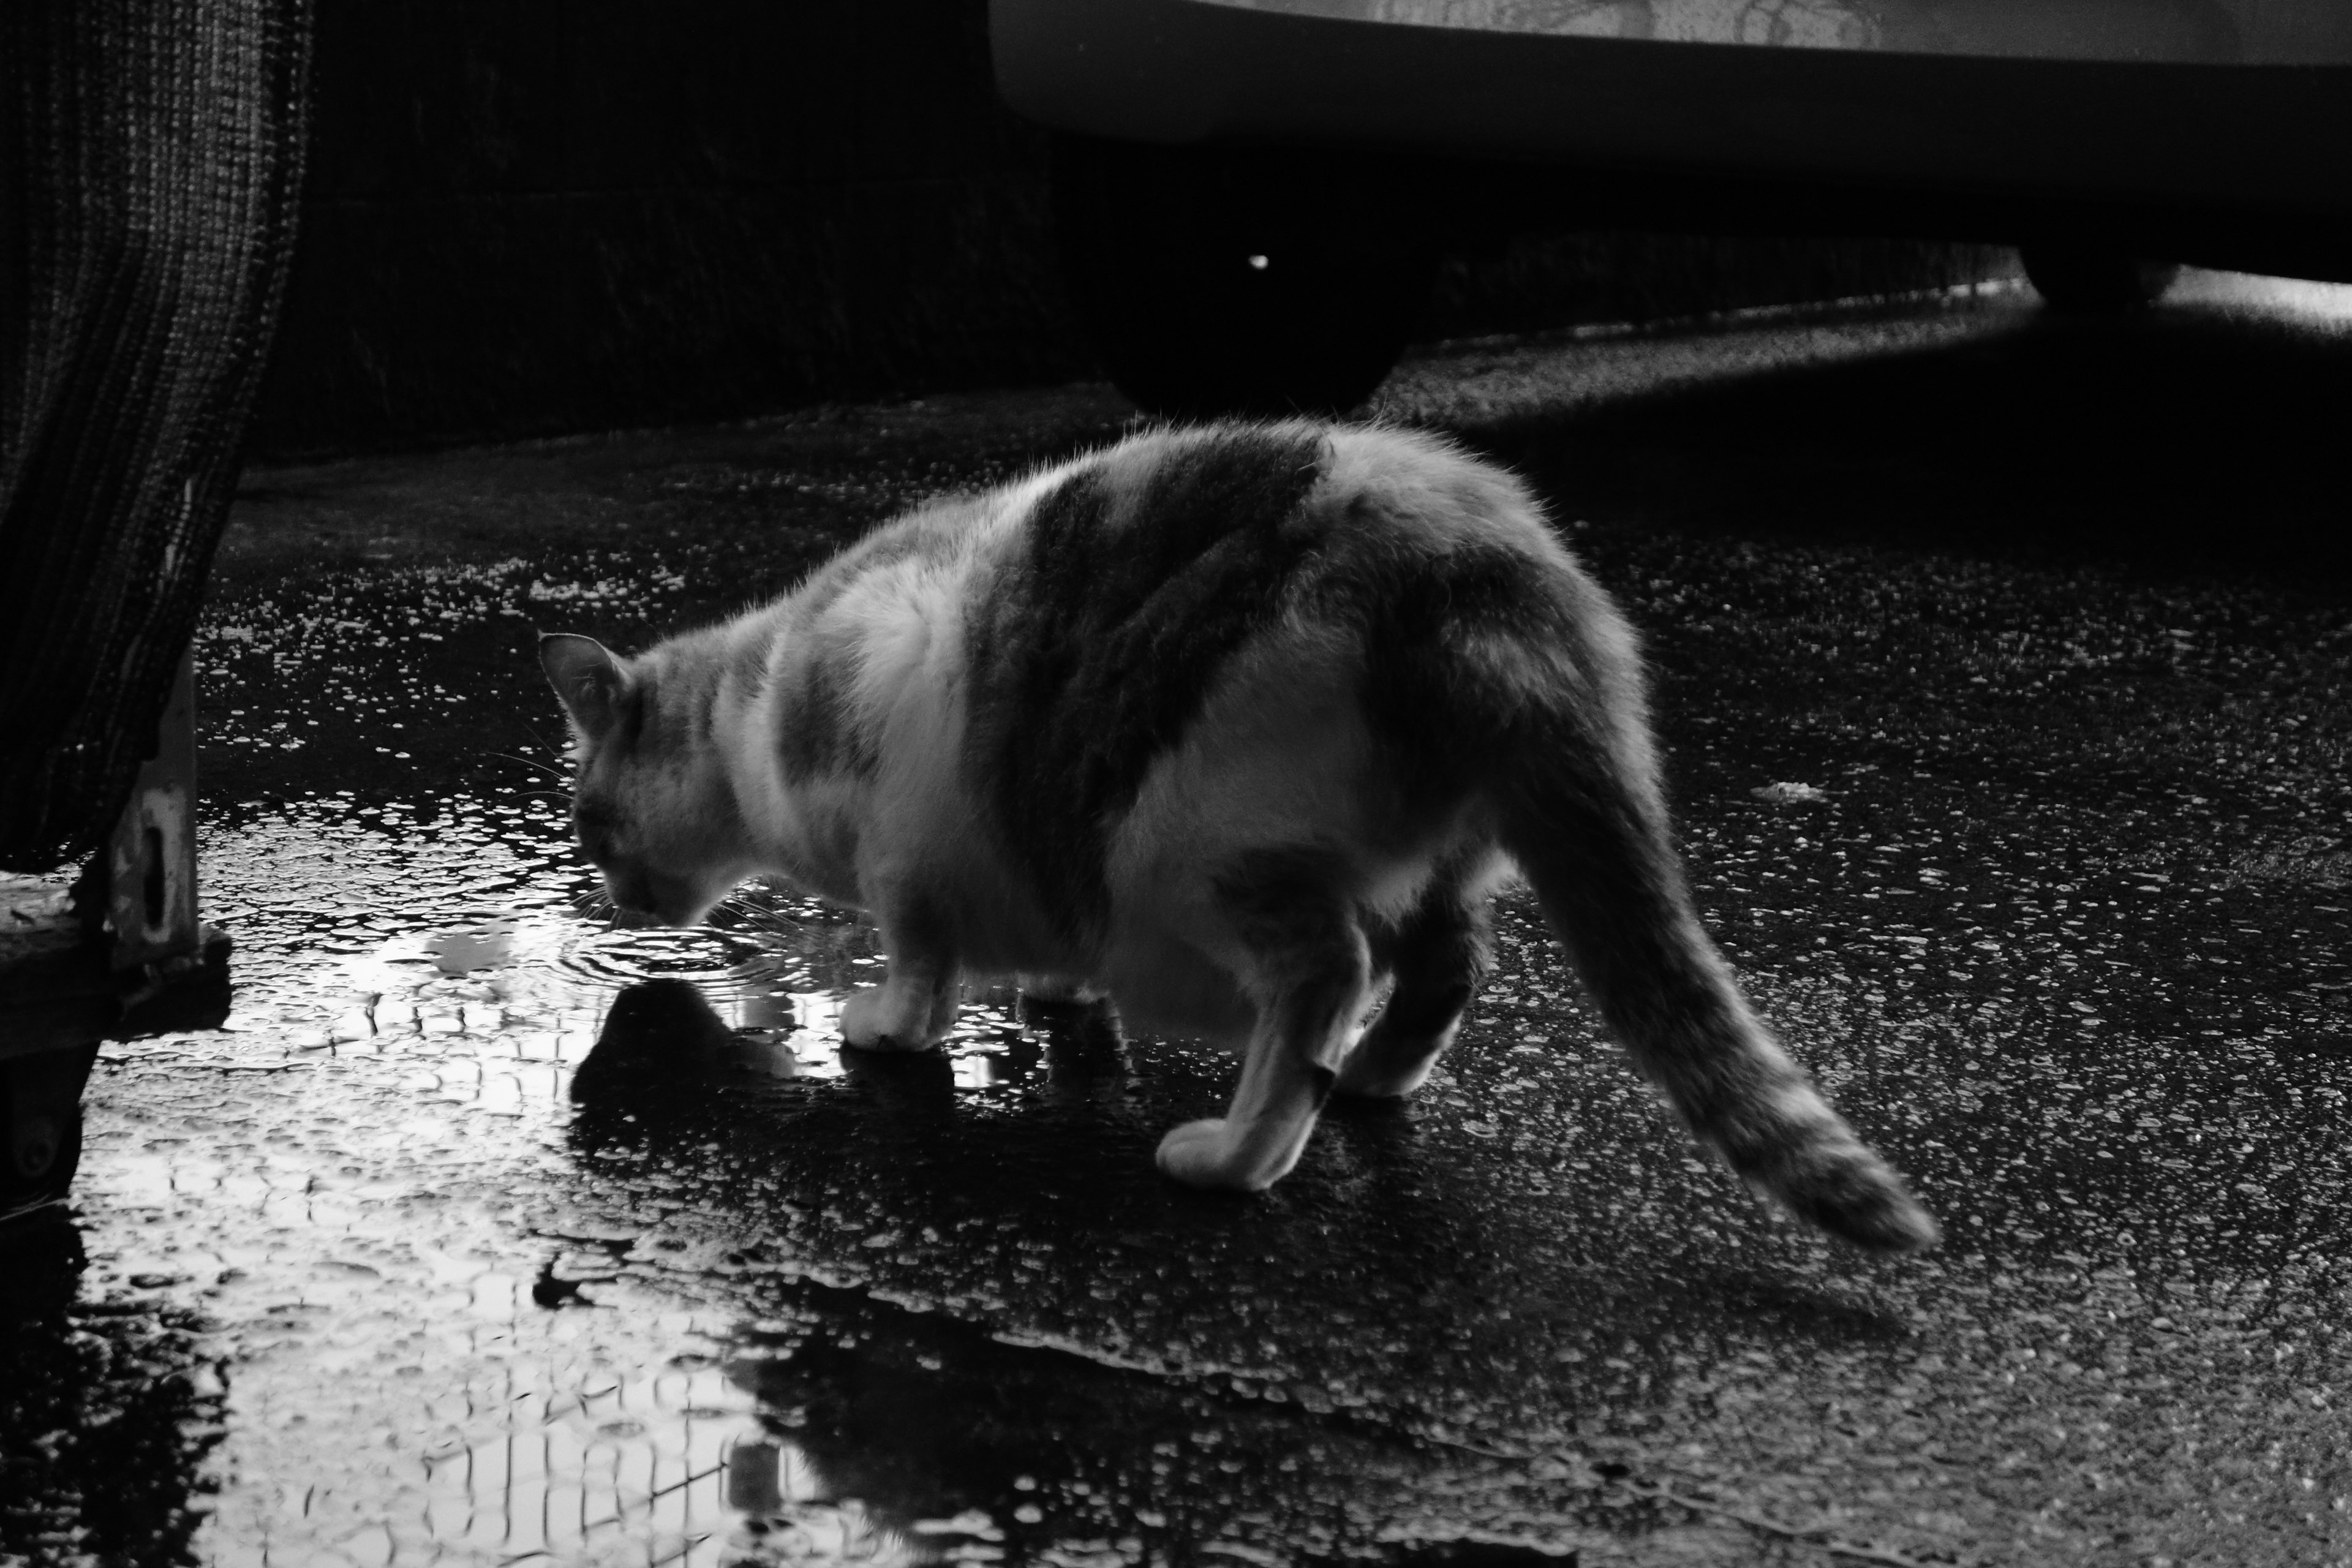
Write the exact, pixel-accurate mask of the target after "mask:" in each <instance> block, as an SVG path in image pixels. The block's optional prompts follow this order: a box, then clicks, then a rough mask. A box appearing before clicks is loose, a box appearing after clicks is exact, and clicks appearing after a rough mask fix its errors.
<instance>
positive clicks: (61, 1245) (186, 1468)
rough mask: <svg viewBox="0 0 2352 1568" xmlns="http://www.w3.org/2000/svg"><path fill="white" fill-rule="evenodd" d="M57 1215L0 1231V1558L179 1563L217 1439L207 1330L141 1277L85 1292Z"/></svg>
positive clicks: (66, 1226) (74, 1250)
mask: <svg viewBox="0 0 2352 1568" xmlns="http://www.w3.org/2000/svg"><path fill="white" fill-rule="evenodd" d="M85 1261H86V1260H85V1258H84V1256H83V1250H82V1240H81V1233H80V1230H79V1226H76V1225H75V1224H74V1223H73V1221H72V1220H70V1219H69V1218H68V1217H66V1216H65V1215H64V1214H63V1213H62V1211H56V1210H52V1211H48V1212H47V1214H45V1215H41V1216H38V1217H37V1218H35V1219H32V1220H29V1221H26V1222H23V1223H20V1224H18V1225H16V1226H7V1227H0V1560H5V1561H9V1562H40V1563H46V1562H51V1561H55V1560H57V1555H56V1554H57V1553H58V1550H59V1547H58V1543H59V1542H67V1541H70V1542H73V1551H72V1556H73V1558H74V1560H75V1561H88V1562H99V1563H182V1562H189V1561H193V1557H192V1556H191V1554H190V1550H189V1542H190V1541H191V1539H192V1538H193V1536H194V1532H195V1529H196V1525H197V1523H198V1521H199V1515H198V1514H197V1513H196V1512H195V1511H194V1510H193V1509H192V1507H191V1503H192V1502H193V1501H194V1499H195V1498H196V1497H197V1495H198V1493H199V1492H200V1491H202V1490H203V1489H205V1486H206V1484H207V1483H205V1482H204V1481H202V1480H201V1479H199V1478H200V1476H201V1473H202V1471H203V1469H204V1467H205V1455H206V1454H207V1453H208V1452H209V1450H210V1449H211V1447H212V1446H213V1445H214V1444H215V1443H216V1442H218V1441H219V1437H220V1431H221V1427H220V1418H221V1414H222V1412H221V1397H220V1395H219V1394H208V1393H201V1392H199V1391H198V1387H197V1369H198V1367H199V1365H200V1349H201V1346H200V1340H199V1337H198V1328H199V1325H198V1324H197V1323H196V1322H195V1321H194V1319H193V1318H192V1317H191V1316H190V1315H189V1314H187V1313H185V1312H184V1311H181V1310H177V1309H175V1308H172V1307H170V1306H167V1305H166V1304H165V1303H164V1302H163V1300H162V1299H161V1297H159V1296H152V1295H150V1294H148V1293H146V1292H144V1291H142V1290H141V1289H138V1288H137V1287H136V1286H135V1284H134V1286H133V1287H132V1288H131V1289H130V1290H129V1291H127V1292H125V1293H124V1294H121V1295H119V1296H115V1297H111V1298H109V1299H106V1300H90V1299H88V1298H85V1297H84V1296H83V1295H82V1294H81V1282H82V1276H83V1270H84V1268H85Z"/></svg>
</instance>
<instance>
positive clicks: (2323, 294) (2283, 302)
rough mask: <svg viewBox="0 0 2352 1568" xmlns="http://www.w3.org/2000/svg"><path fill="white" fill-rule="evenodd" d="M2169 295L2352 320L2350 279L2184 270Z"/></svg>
mask: <svg viewBox="0 0 2352 1568" xmlns="http://www.w3.org/2000/svg"><path fill="white" fill-rule="evenodd" d="M2168 298H2169V299H2174V300H2182V301H2192V300H2193V301H2199V302H2203V303H2210V304H2215V305H2234V306H2238V307H2240V308H2242V309H2250V310H2260V311H2262V312H2263V313H2264V314H2274V315H2282V316H2300V317H2303V318H2304V319H2305V320H2306V321H2341V322H2352V283H2314V282H2311V281H2309V280H2308V279H2302V278H2265V277H2262V276H2259V275H2257V274H2255V273H2252V272H2210V271H2205V270H2202V269H2200V268H2188V269H2186V270H2184V271H2183V272H2182V273H2181V275H2180V281H2179V283H2178V284H2176V285H2175V286H2174V287H2173V289H2172V290H2171V292H2170V294H2169V295H2168Z"/></svg>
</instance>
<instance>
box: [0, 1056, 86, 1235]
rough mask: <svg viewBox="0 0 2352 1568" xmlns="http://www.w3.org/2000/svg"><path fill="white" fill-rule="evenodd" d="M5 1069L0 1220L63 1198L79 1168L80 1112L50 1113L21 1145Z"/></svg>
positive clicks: (1, 1073)
mask: <svg viewBox="0 0 2352 1568" xmlns="http://www.w3.org/2000/svg"><path fill="white" fill-rule="evenodd" d="M8 1068H9V1064H5V1063H0V1216H5V1215H13V1214H16V1213H17V1212H18V1211H20V1210H23V1209H27V1208H31V1207H33V1206H35V1205H38V1204H43V1203H47V1202H48V1201H50V1200H52V1199H56V1198H62V1197H64V1196H65V1195H66V1193H67V1190H68V1188H70V1187H71V1186H72V1185H73V1179H74V1173H75V1172H76V1171H78V1170H79V1169H80V1168H81V1107H80V1106H79V1104H77V1105H74V1106H72V1107H70V1108H69V1109H67V1110H63V1111H52V1112H50V1113H49V1114H48V1115H47V1117H45V1118H44V1119H43V1120H44V1125H43V1126H42V1127H41V1128H39V1129H37V1130H35V1132H36V1135H35V1136H34V1137H33V1138H31V1139H29V1140H20V1139H19V1138H18V1136H17V1127H16V1100H17V1096H16V1091H15V1084H14V1082H13V1081H12V1077H11V1074H10V1072H9V1070H8Z"/></svg>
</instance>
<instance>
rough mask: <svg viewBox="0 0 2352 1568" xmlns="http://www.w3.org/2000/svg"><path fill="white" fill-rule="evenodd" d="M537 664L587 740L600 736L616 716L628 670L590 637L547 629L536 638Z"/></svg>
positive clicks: (625, 686) (624, 688) (626, 683)
mask: <svg viewBox="0 0 2352 1568" xmlns="http://www.w3.org/2000/svg"><path fill="white" fill-rule="evenodd" d="M539 667H540V668H541V669H543V670H545V671H547V679H549V680H550V681H551V682H552V683H553V685H554V687H555V695H556V696H558V697H560V698H562V700H563V710H564V711H565V712H567V713H569V714H571V715H572V722H573V723H574V724H577V725H578V726H580V732H581V733H582V734H583V735H585V736H587V737H588V738H589V739H590V740H591V741H597V740H602V739H603V738H604V732H605V731H608V730H610V729H611V728H612V727H613V724H614V721H615V720H616V719H618V718H619V716H620V704H621V696H622V694H623V693H624V692H625V691H626V690H627V689H628V686H629V675H628V671H626V670H625V669H623V668H621V661H620V660H619V659H616V658H614V657H613V655H612V652H611V650H610V649H608V648H606V647H605V646H604V644H603V643H600V642H598V641H597V640H596V639H595V638H594V637H578V636H575V635H573V634H572V633H571V632H548V633H546V634H545V635H543V636H542V637H541V638H540V639H539Z"/></svg>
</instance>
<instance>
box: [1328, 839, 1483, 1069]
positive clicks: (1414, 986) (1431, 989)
mask: <svg viewBox="0 0 2352 1568" xmlns="http://www.w3.org/2000/svg"><path fill="white" fill-rule="evenodd" d="M1382 957H1383V958H1385V959H1386V961H1387V967H1388V968H1389V969H1390V971H1391V973H1393V974H1394V975H1395V976H1396V989H1395V990H1393V991H1392V992H1391V993H1390V994H1389V1000H1388V1005H1386V1006H1385V1007H1383V1008H1381V1016H1379V1017H1377V1018H1375V1019H1373V1020H1372V1026H1371V1027H1370V1028H1369V1029H1367V1030H1365V1031H1364V1037H1363V1038H1362V1039H1361V1040H1360V1041H1358V1042H1357V1044H1356V1048H1355V1049H1354V1050H1353V1051H1352V1052H1350V1053H1349V1057H1348V1060H1347V1064H1346V1065H1345V1066H1344V1067H1342V1068H1340V1069H1339V1082H1338V1084H1337V1085H1335V1086H1334V1087H1335V1088H1337V1089H1338V1090H1339V1093H1341V1094H1349V1095H1360V1096H1363V1097H1365V1098H1368V1099H1374V1100H1395V1099H1400V1098H1402V1096H1405V1095H1408V1094H1411V1093H1412V1092H1413V1090H1415V1089H1419V1088H1420V1087H1421V1086H1422V1083H1423V1080H1424V1079H1427V1078H1428V1077H1429V1069H1430V1068H1433V1067H1434V1066H1435V1065H1436V1063H1437V1058H1438V1057H1439V1056H1440V1055H1441V1054H1442V1053H1443V1052H1444V1049H1445V1047H1448V1046H1450V1045H1452V1044H1453V1043H1454V1033H1455V1031H1457V1030H1458V1029H1459V1028H1460V1027H1461V1026H1462V1015H1463V1013H1464V1011H1465V1009H1466V1008H1468V1007H1469V1005H1470V998H1471V997H1472V995H1474V994H1475V993H1476V991H1477V988H1478V982H1479V981H1481V980H1483V979H1485V978H1486V972H1487V970H1489V969H1491V968H1492V967H1494V950H1493V944H1492V942H1491V941H1490V940H1489V934H1488V920H1487V913H1486V896H1485V895H1484V894H1483V893H1480V892H1477V891H1476V890H1475V889H1470V888H1468V887H1465V885H1463V883H1462V882H1461V881H1459V880H1457V879H1444V880H1442V881H1440V882H1439V883H1438V884H1437V885H1436V886H1434V887H1433V888H1432V889H1430V890H1429V891H1428V893H1426V894H1425V895H1423V899H1422V900H1421V902H1420V903H1419V904H1418V905H1416V906H1415V907H1414V909H1413V910H1412V913H1411V914H1409V915H1407V916H1406V917H1405V920H1404V923H1403V924H1402V926H1400V927H1399V928H1398V929H1397V932H1396V934H1395V936H1393V937H1392V938H1391V939H1390V941H1389V942H1386V943H1384V944H1383V952H1382Z"/></svg>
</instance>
